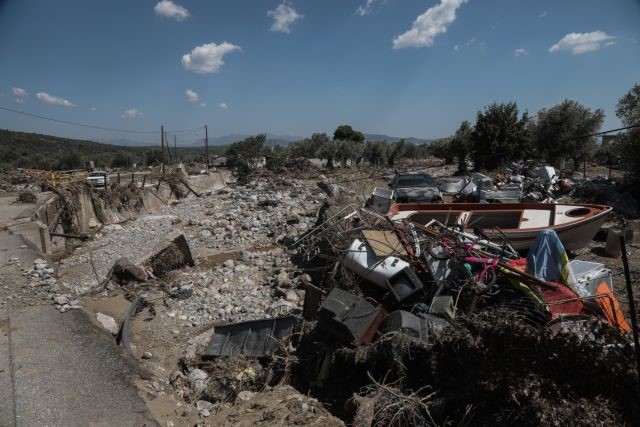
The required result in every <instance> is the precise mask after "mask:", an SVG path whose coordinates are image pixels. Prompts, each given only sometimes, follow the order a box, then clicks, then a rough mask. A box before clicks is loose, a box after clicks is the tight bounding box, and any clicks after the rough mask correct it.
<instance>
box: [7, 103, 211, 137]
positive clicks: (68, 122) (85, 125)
mask: <svg viewBox="0 0 640 427" xmlns="http://www.w3.org/2000/svg"><path fill="white" fill-rule="evenodd" d="M0 110H4V111H9V112H11V113H16V114H22V115H23V116H28V117H35V118H37V119H42V120H49V121H52V122H56V123H63V124H66V125H72V126H81V127H85V128H90V129H99V130H106V131H111V132H124V133H137V134H157V133H160V132H158V131H157V130H133V129H118V128H108V127H104V126H97V125H89V124H86V123H77V122H71V121H68V120H60V119H54V118H53V117H45V116H41V115H38V114H33V113H27V112H25V111H19V110H14V109H12V108H7V107H0ZM202 129H204V126H200V127H197V128H191V129H180V130H175V131H165V133H168V134H171V135H179V134H183V135H190V134H194V133H197V132H198V131H200V130H202Z"/></svg>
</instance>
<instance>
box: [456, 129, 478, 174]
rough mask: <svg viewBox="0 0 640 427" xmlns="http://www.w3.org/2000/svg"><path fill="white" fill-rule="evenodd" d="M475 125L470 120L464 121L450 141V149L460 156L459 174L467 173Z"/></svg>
mask: <svg viewBox="0 0 640 427" xmlns="http://www.w3.org/2000/svg"><path fill="white" fill-rule="evenodd" d="M472 134H473V126H472V125H471V123H469V122H468V121H466V120H465V121H463V122H462V123H461V124H460V127H459V128H458V130H457V131H456V133H455V135H454V136H453V138H452V139H451V142H450V150H451V151H452V152H453V153H454V154H455V155H456V156H457V157H458V174H460V175H463V174H466V173H467V172H468V171H467V155H468V154H469V152H470V151H471V150H473V141H472V140H471V136H472Z"/></svg>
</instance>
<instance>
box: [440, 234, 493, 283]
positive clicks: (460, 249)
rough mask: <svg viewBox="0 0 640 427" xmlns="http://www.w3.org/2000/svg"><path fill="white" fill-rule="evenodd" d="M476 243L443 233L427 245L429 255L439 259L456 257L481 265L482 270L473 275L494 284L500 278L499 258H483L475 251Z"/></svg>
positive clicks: (471, 263) (481, 280)
mask: <svg viewBox="0 0 640 427" xmlns="http://www.w3.org/2000/svg"><path fill="white" fill-rule="evenodd" d="M474 247H475V243H473V242H461V241H460V240H459V239H458V237H457V236H455V235H453V234H441V235H439V236H437V237H435V238H434V239H433V240H431V241H430V242H429V244H428V246H427V251H428V252H429V255H431V256H432V257H433V258H435V259H438V260H446V259H449V258H452V257H455V258H456V259H457V260H458V261H459V262H460V263H462V264H470V265H472V266H481V268H480V270H479V271H477V269H476V273H475V274H474V275H473V278H474V279H475V280H477V281H480V282H483V283H484V284H486V285H488V286H492V285H494V284H495V283H496V280H497V279H498V276H497V273H496V267H497V266H498V262H499V261H500V260H499V258H482V257H477V256H475V255H474V253H473V249H474Z"/></svg>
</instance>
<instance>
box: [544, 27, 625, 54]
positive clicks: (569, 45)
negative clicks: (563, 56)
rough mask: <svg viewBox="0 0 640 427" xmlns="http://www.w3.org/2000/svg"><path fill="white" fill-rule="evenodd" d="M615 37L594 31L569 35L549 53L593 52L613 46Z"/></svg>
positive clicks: (550, 49)
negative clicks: (563, 51)
mask: <svg viewBox="0 0 640 427" xmlns="http://www.w3.org/2000/svg"><path fill="white" fill-rule="evenodd" d="M614 40H615V37H613V36H610V35H609V34H607V33H605V32H604V31H593V32H591V33H569V34H567V35H566V36H564V37H563V38H561V39H560V41H559V42H558V43H556V44H554V45H553V46H551V47H550V48H549V52H551V53H553V52H559V51H562V50H570V51H571V53H573V54H574V55H577V54H580V53H586V52H591V51H594V50H598V49H600V47H602V45H603V44H604V46H611V45H612V44H615V41H614Z"/></svg>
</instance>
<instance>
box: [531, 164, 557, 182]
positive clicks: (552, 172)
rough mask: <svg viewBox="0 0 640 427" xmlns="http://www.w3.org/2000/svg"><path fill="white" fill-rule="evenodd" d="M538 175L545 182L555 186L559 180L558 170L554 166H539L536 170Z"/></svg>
mask: <svg viewBox="0 0 640 427" xmlns="http://www.w3.org/2000/svg"><path fill="white" fill-rule="evenodd" d="M534 172H535V173H536V175H538V176H539V177H540V178H542V179H544V180H545V181H547V182H549V183H551V184H555V183H556V181H557V180H558V175H556V169H555V168H554V167H553V166H539V167H537V168H535V169H534Z"/></svg>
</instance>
